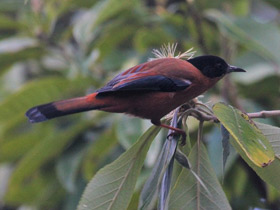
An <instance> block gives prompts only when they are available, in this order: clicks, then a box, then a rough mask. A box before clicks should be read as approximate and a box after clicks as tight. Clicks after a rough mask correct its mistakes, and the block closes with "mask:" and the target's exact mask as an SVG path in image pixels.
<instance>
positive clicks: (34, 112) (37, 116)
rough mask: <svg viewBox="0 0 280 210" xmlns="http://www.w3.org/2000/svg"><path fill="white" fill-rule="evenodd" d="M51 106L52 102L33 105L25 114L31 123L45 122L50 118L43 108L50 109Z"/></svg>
mask: <svg viewBox="0 0 280 210" xmlns="http://www.w3.org/2000/svg"><path fill="white" fill-rule="evenodd" d="M50 107H51V104H45V105H40V106H35V107H32V108H31V109H29V110H28V111H27V112H26V113H25V116H26V117H27V118H28V120H29V122H30V123H38V122H44V121H46V120H48V119H49V118H48V117H47V116H46V115H45V114H44V112H43V111H42V110H46V108H47V109H50Z"/></svg>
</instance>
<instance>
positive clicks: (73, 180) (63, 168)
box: [56, 143, 88, 193]
mask: <svg viewBox="0 0 280 210" xmlns="http://www.w3.org/2000/svg"><path fill="white" fill-rule="evenodd" d="M87 146H88V145H87V144H85V143H80V144H79V145H77V146H75V147H73V148H72V147H71V149H70V150H69V149H68V150H69V151H68V150H67V151H66V152H64V153H63V154H62V156H61V157H60V158H59V159H58V161H57V164H56V173H57V177H58V179H59V181H60V183H61V184H62V185H63V187H64V188H65V189H66V190H67V191H68V192H70V193H74V192H75V191H76V189H77V176H78V172H79V169H80V163H81V161H82V159H83V157H84V155H85V150H86V147H87Z"/></svg>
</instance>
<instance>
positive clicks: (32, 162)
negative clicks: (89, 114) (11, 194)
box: [9, 122, 92, 191]
mask: <svg viewBox="0 0 280 210" xmlns="http://www.w3.org/2000/svg"><path fill="white" fill-rule="evenodd" d="M90 126H92V123H90V122H79V123H78V124H76V125H73V126H70V127H69V128H68V129H66V130H61V131H60V132H57V131H56V130H53V131H52V132H51V133H49V134H48V135H47V136H45V137H42V138H41V139H40V143H38V144H37V145H36V146H35V147H33V148H32V149H31V150H30V151H29V152H28V153H27V154H26V155H25V156H24V158H22V159H21V161H20V162H19V164H18V165H17V167H16V168H15V170H14V172H13V174H12V177H11V180H10V188H9V189H10V191H17V190H21V188H20V186H21V185H22V184H24V181H25V180H26V179H27V178H28V177H29V176H31V175H32V174H33V173H34V172H35V171H36V170H37V169H38V168H40V167H41V166H42V165H43V164H44V163H46V162H48V161H50V160H52V159H53V158H54V157H56V156H57V155H59V154H60V153H61V151H62V150H63V149H64V148H65V147H66V145H67V144H68V143H69V142H70V141H71V140H73V138H74V137H75V136H77V135H78V134H79V133H80V132H81V131H83V130H85V129H87V128H88V127H90Z"/></svg>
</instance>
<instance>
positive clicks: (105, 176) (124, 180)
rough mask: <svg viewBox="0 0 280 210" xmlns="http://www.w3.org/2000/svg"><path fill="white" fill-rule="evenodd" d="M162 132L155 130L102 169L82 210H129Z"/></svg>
mask: <svg viewBox="0 0 280 210" xmlns="http://www.w3.org/2000/svg"><path fill="white" fill-rule="evenodd" d="M159 130H160V128H159V127H155V126H153V127H151V128H150V129H149V130H148V131H147V132H146V133H145V134H144V135H142V136H141V137H140V138H139V140H138V141H137V142H136V143H135V144H134V145H133V146H132V147H131V148H130V149H129V150H127V151H126V152H125V153H123V154H122V155H121V156H120V157H119V158H118V159H117V160H115V161H114V162H113V163H111V164H109V165H107V166H105V167H104V168H102V169H100V170H99V171H98V172H97V174H96V175H95V176H94V177H93V179H92V180H91V181H90V182H89V184H88V185H87V187H86V189H85V192H84V194H83V196H82V198H81V200H80V203H79V206H78V210H89V209H107V210H108V209H114V210H118V209H119V210H123V209H126V208H127V206H128V205H129V201H130V199H131V197H132V195H133V190H134V187H135V184H136V180H137V177H138V175H139V173H140V170H141V168H142V165H143V162H144V159H145V156H146V154H147V151H148V149H149V147H150V144H151V142H152V140H153V139H154V138H155V136H156V135H157V133H158V132H159Z"/></svg>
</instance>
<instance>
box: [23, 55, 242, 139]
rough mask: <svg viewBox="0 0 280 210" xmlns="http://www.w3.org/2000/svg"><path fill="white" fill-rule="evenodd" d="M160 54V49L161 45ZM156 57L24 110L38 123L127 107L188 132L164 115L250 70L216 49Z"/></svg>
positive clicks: (156, 122) (121, 110)
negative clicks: (84, 90) (85, 90)
mask: <svg viewBox="0 0 280 210" xmlns="http://www.w3.org/2000/svg"><path fill="white" fill-rule="evenodd" d="M187 52H188V51H187ZM156 54H160V53H159V51H156ZM162 54H164V53H162ZM169 54H170V53H169ZM171 54H172V53H171ZM160 55H161V54H160ZM157 57H158V58H157V59H154V60H150V61H147V62H145V63H141V64H139V65H136V66H134V67H131V68H129V69H128V70H126V71H124V72H121V73H119V74H118V75H117V76H115V77H114V78H113V79H112V80H111V81H109V82H108V83H107V84H106V85H105V86H103V87H102V88H100V89H97V90H96V91H95V92H93V93H91V94H89V95H86V96H82V97H77V98H71V99H66V100H60V101H55V102H51V103H47V104H42V105H39V106H35V107H32V108H31V109H29V110H28V111H27V112H26V116H27V118H28V119H29V121H30V122H31V123H38V122H43V121H46V120H49V119H52V118H56V117H61V116H65V115H69V114H74V113H79V112H84V111H89V110H101V111H105V112H113V113H125V114H129V115H133V116H136V117H140V118H144V119H149V120H150V121H151V123H152V124H154V125H156V126H161V127H163V128H167V129H171V130H172V131H173V133H175V134H180V135H182V136H183V138H185V135H186V134H185V131H184V130H182V129H180V128H175V127H172V126H169V125H167V124H163V123H161V119H162V118H163V117H164V116H165V115H167V114H168V113H170V112H171V111H172V110H174V109H176V108H177V107H179V106H180V105H182V104H184V103H186V102H188V101H190V100H192V99H194V98H196V97H197V96H199V95H201V94H202V93H204V92H205V91H207V90H208V89H210V88H211V87H213V86H214V85H215V84H216V83H217V82H218V81H219V80H220V79H222V78H223V77H224V76H225V75H227V74H229V73H232V72H246V71H245V70H244V69H242V68H239V67H236V66H232V65H229V64H228V63H227V62H226V61H225V60H224V59H223V58H221V57H219V56H215V55H201V56H197V57H190V58H188V59H183V58H182V57H183V56H158V55H157Z"/></svg>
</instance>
